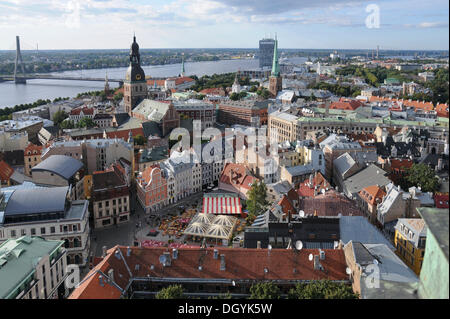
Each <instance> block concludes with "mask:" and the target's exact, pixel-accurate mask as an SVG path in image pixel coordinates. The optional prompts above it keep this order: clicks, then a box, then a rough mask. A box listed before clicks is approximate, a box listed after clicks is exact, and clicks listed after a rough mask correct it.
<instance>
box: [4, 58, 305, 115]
mask: <svg viewBox="0 0 450 319" xmlns="http://www.w3.org/2000/svg"><path fill="white" fill-rule="evenodd" d="M305 60H306V59H305ZM258 63H259V61H258V60H257V59H249V60H220V61H211V62H209V61H206V62H186V63H185V71H186V75H197V76H202V75H212V74H215V73H216V74H221V73H228V72H236V71H238V70H239V69H241V70H244V69H253V68H256V67H258ZM143 69H144V71H145V74H146V75H147V76H152V77H170V76H177V75H178V74H179V73H180V71H181V64H169V65H152V66H144V67H143ZM126 70H127V68H107V69H93V70H77V71H64V72H55V73H51V74H54V75H60V76H83V77H90V78H104V77H105V75H106V74H108V78H111V79H125V72H126ZM103 86H104V82H91V81H68V80H29V81H27V84H15V83H14V82H2V83H0V108H3V107H7V106H9V107H11V106H14V105H18V104H26V103H32V102H35V101H36V100H38V99H50V100H53V99H54V98H57V97H74V96H76V95H77V94H79V93H82V92H87V91H95V90H101V89H102V88H103ZM117 86H118V84H117V83H110V87H111V88H115V87H117Z"/></svg>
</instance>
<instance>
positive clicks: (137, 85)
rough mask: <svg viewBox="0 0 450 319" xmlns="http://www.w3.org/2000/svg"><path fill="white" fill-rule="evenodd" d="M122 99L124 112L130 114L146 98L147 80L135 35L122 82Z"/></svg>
mask: <svg viewBox="0 0 450 319" xmlns="http://www.w3.org/2000/svg"><path fill="white" fill-rule="evenodd" d="M123 88H124V92H123V101H124V104H125V112H126V113H128V114H129V115H130V116H131V114H132V110H133V109H134V108H135V107H136V106H137V105H138V104H139V103H140V102H141V101H142V100H144V99H145V98H147V81H146V79H145V73H144V70H143V69H142V67H141V55H140V53H139V45H138V44H137V42H136V36H135V37H134V38H133V43H132V44H131V49H130V66H129V67H128V70H127V73H126V75H125V81H124V84H123Z"/></svg>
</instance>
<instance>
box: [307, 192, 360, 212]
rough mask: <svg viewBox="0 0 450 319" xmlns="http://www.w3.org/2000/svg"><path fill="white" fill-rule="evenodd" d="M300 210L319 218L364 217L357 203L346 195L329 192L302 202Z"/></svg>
mask: <svg viewBox="0 0 450 319" xmlns="http://www.w3.org/2000/svg"><path fill="white" fill-rule="evenodd" d="M299 208H300V210H303V211H304V212H305V214H310V215H312V214H315V213H316V212H317V216H335V217H336V216H338V215H339V214H341V215H342V216H364V213H363V212H362V211H361V210H360V209H359V208H358V206H357V205H356V203H355V201H352V200H350V199H348V198H347V197H345V196H344V195H342V194H340V193H338V192H336V191H335V190H329V191H328V192H327V193H325V194H320V195H317V196H316V197H314V198H312V197H307V198H304V199H302V200H300V207H299Z"/></svg>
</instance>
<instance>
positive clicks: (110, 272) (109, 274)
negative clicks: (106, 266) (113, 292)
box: [108, 268, 114, 282]
mask: <svg viewBox="0 0 450 319" xmlns="http://www.w3.org/2000/svg"><path fill="white" fill-rule="evenodd" d="M108 277H109V280H111V282H114V269H112V268H111V269H110V270H108Z"/></svg>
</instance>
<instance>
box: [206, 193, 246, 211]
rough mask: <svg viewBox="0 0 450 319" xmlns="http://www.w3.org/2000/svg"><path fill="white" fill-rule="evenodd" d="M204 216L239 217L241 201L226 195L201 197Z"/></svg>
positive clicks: (236, 197)
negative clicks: (222, 215)
mask: <svg viewBox="0 0 450 319" xmlns="http://www.w3.org/2000/svg"><path fill="white" fill-rule="evenodd" d="M203 213H204V214H216V215H217V214H224V215H239V214H241V213H242V206H241V199H240V198H239V197H238V196H234V195H228V194H217V195H210V194H205V195H204V196H203Z"/></svg>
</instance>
